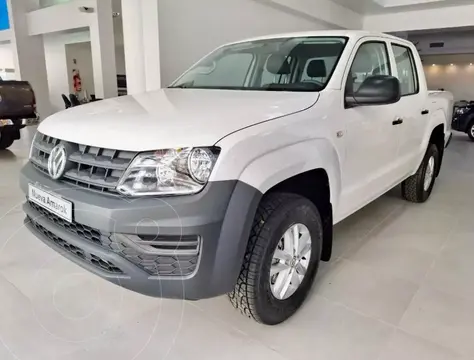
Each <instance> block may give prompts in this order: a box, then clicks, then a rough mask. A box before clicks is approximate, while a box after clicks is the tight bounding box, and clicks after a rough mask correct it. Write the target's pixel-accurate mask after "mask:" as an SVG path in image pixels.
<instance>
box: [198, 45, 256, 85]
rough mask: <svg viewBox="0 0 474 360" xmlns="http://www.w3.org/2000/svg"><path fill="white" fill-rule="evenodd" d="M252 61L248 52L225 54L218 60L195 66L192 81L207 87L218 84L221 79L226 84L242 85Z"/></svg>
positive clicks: (251, 56)
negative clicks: (206, 64)
mask: <svg viewBox="0 0 474 360" xmlns="http://www.w3.org/2000/svg"><path fill="white" fill-rule="evenodd" d="M252 61H253V55H252V54H248V53H242V54H229V55H225V56H223V57H222V58H221V59H220V60H219V61H218V62H213V63H211V64H209V65H208V66H203V67H199V68H196V69H195V71H194V73H193V77H194V82H195V83H196V84H200V86H209V87H213V86H219V84H220V83H221V82H222V81H225V83H226V84H227V85H228V86H236V87H239V86H244V82H245V79H246V77H247V73H248V72H249V70H250V67H251V65H252Z"/></svg>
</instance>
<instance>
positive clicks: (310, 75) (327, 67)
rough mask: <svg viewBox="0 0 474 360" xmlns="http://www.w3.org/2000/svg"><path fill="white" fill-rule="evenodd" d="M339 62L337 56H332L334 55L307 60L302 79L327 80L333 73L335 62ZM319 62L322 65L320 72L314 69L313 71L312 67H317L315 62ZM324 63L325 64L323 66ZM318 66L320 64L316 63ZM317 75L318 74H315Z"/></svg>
mask: <svg viewBox="0 0 474 360" xmlns="http://www.w3.org/2000/svg"><path fill="white" fill-rule="evenodd" d="M336 62H337V57H335V56H332V57H329V56H328V57H324V58H320V57H317V58H312V59H308V60H307V61H306V64H305V66H304V70H303V74H302V76H301V80H302V81H311V80H314V79H316V80H319V81H321V82H326V81H327V78H328V76H329V75H330V74H331V70H332V69H333V68H334V66H335V64H336ZM317 63H319V64H320V65H319V66H321V69H320V70H319V74H318V73H317V72H316V73H314V71H313V72H312V69H314V68H315V66H314V65H315V64H317ZM323 65H324V66H323ZM316 66H318V65H316ZM315 75H316V76H315Z"/></svg>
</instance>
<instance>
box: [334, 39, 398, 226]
mask: <svg viewBox="0 0 474 360" xmlns="http://www.w3.org/2000/svg"><path fill="white" fill-rule="evenodd" d="M389 46H390V44H388V43H387V42H386V41H385V40H384V39H380V38H373V39H371V38H364V39H362V40H360V41H359V43H358V44H357V45H356V47H355V53H354V54H353V55H352V56H351V61H350V65H349V67H348V69H347V75H346V81H345V82H344V83H343V85H344V86H345V92H344V94H345V95H348V94H351V93H353V92H355V91H357V89H358V87H359V86H360V85H361V84H362V82H363V81H364V80H365V79H367V78H368V77H370V76H373V75H391V74H392V71H393V69H392V67H391V64H390V58H391V57H392V56H391V55H390V48H389ZM396 109H397V105H396V104H390V105H377V106H359V107H354V108H345V109H344V111H343V113H342V114H341V116H343V117H344V120H345V124H346V129H345V132H344V138H345V145H346V156H345V159H344V163H343V165H342V168H343V175H342V182H343V184H342V194H341V202H340V203H341V205H340V213H339V214H338V216H340V217H341V218H343V217H345V216H347V215H349V214H351V213H352V212H354V211H355V210H357V209H359V208H361V207H362V206H364V205H365V204H367V203H368V202H370V201H371V200H373V199H375V198H376V197H378V196H379V195H381V194H382V193H383V192H385V191H387V190H388V189H389V188H390V187H391V186H393V185H394V184H395V176H396V175H395V168H394V162H395V160H396V158H397V152H398V140H399V131H398V128H397V126H394V125H393V121H394V119H395V117H396Z"/></svg>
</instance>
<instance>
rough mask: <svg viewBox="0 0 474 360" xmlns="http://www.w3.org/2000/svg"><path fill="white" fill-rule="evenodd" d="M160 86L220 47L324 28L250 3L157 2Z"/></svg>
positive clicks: (234, 0) (250, 0)
mask: <svg viewBox="0 0 474 360" xmlns="http://www.w3.org/2000/svg"><path fill="white" fill-rule="evenodd" d="M159 15H160V16H159V25H160V53H161V78H162V85H163V86H166V85H168V84H169V83H171V82H172V81H173V80H174V79H175V78H176V77H178V76H179V75H180V74H181V73H182V72H183V71H185V70H186V69H187V68H189V67H190V66H191V65H192V64H193V63H195V62H196V61H197V60H199V59H200V58H201V57H203V56H204V55H206V54H207V53H209V52H210V51H212V50H213V49H214V48H216V47H217V46H220V45H222V44H224V43H227V42H231V41H236V40H240V39H243V38H248V37H253V36H259V35H266V34H273V33H283V32H291V31H309V30H321V29H325V28H327V25H325V24H322V23H318V22H316V21H311V20H308V19H304V18H301V17H299V16H297V15H292V14H288V13H285V12H283V11H281V10H278V9H275V8H272V7H269V6H266V5H264V4H261V3H258V2H255V1H253V0H225V1H224V0H199V1H186V4H183V1H177V0H160V2H159Z"/></svg>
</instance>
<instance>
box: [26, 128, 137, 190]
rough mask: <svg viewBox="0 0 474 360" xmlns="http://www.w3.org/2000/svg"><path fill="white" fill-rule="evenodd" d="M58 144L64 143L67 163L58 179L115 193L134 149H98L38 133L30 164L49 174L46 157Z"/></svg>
mask: <svg viewBox="0 0 474 360" xmlns="http://www.w3.org/2000/svg"><path fill="white" fill-rule="evenodd" d="M60 143H62V144H64V145H67V149H68V152H69V156H68V166H67V170H66V172H65V173H64V176H63V177H62V179H61V181H63V182H66V183H69V184H73V185H76V186H80V187H83V188H87V189H90V190H95V191H99V192H102V193H112V194H114V193H117V191H116V187H117V185H118V182H119V180H120V178H121V177H122V175H123V174H124V172H125V170H126V169H127V168H128V165H129V164H130V162H131V161H132V160H133V158H135V156H136V155H137V153H136V152H132V151H122V150H113V149H106V148H99V147H94V146H88V145H81V144H76V143H71V142H66V141H62V140H60V139H56V138H53V137H51V136H46V135H43V134H40V133H38V134H37V135H36V136H35V139H34V141H33V145H32V153H31V159H30V161H31V163H32V164H33V165H34V166H35V168H36V169H38V170H39V171H41V172H43V173H46V174H47V173H48V158H49V155H50V154H51V151H52V150H53V148H54V147H55V146H56V145H59V144H60Z"/></svg>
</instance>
